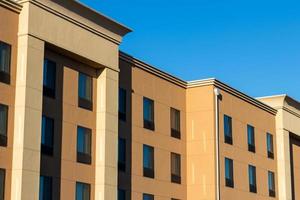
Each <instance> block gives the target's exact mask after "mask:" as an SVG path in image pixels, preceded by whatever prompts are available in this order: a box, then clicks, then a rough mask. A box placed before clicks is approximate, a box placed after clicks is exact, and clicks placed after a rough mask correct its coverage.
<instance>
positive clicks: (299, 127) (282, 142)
mask: <svg viewBox="0 0 300 200" xmlns="http://www.w3.org/2000/svg"><path fill="white" fill-rule="evenodd" d="M259 100H261V101H262V102H264V103H266V104H268V105H269V106H272V107H274V108H276V109H277V110H278V112H277V115H276V132H277V154H278V162H277V166H278V178H279V179H278V183H279V198H280V199H287V200H294V199H297V198H295V196H296V195H297V194H296V193H297V192H298V189H297V188H296V187H295V186H294V185H293V182H292V179H293V176H297V175H296V174H295V175H293V174H292V171H291V169H292V168H293V164H292V163H296V162H297V160H293V159H291V158H294V159H297V156H293V157H292V156H291V155H292V153H293V152H292V151H291V145H292V143H293V141H291V140H290V135H291V134H292V135H295V136H296V138H298V137H297V136H300V123H299V122H300V111H299V110H300V106H299V102H297V101H295V100H293V99H291V98H290V97H288V96H286V95H280V96H273V97H264V98H260V99H259ZM292 147H293V150H296V149H297V148H296V146H295V144H294V145H292ZM295 154H296V152H295ZM296 155H297V154H296ZM295 173H297V170H296V172H295ZM293 188H295V189H293Z"/></svg>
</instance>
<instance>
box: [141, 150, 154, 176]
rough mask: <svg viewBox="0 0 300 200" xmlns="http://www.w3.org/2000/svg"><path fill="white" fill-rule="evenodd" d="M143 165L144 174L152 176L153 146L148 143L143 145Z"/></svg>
mask: <svg viewBox="0 0 300 200" xmlns="http://www.w3.org/2000/svg"><path fill="white" fill-rule="evenodd" d="M143 167H144V176H145V177H149V178H154V148H153V147H151V146H148V145H144V146H143Z"/></svg>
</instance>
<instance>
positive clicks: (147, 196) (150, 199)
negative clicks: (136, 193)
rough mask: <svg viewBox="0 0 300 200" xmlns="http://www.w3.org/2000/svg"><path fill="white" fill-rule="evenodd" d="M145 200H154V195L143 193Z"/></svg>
mask: <svg viewBox="0 0 300 200" xmlns="http://www.w3.org/2000/svg"><path fill="white" fill-rule="evenodd" d="M143 200H154V196H153V195H152V194H143Z"/></svg>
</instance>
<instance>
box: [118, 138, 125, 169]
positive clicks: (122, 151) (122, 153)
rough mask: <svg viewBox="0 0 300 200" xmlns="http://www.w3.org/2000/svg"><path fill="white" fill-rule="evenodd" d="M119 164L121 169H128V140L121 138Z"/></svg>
mask: <svg viewBox="0 0 300 200" xmlns="http://www.w3.org/2000/svg"><path fill="white" fill-rule="evenodd" d="M118 160H119V162H118V166H119V170H121V171H125V169H126V140H125V139H123V138H119V153H118Z"/></svg>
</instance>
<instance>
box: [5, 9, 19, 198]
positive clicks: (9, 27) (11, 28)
mask: <svg viewBox="0 0 300 200" xmlns="http://www.w3.org/2000/svg"><path fill="white" fill-rule="evenodd" d="M0 16H1V20H0V30H1V31H0V41H3V42H6V43H8V44H10V45H11V47H12V49H11V50H12V54H11V68H10V69H11V80H10V84H9V85H8V84H4V83H1V82H0V91H1V92H0V103H1V104H4V105H8V106H9V108H8V109H9V110H8V133H7V137H8V141H7V147H0V168H4V169H6V180H5V181H6V186H5V197H6V198H7V199H10V191H11V187H10V183H11V170H12V152H13V134H14V126H13V124H14V105H15V86H16V65H17V49H18V40H17V32H18V16H19V15H18V13H16V12H12V11H10V10H8V9H7V8H4V7H2V6H0ZM3 19H5V20H3Z"/></svg>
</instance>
